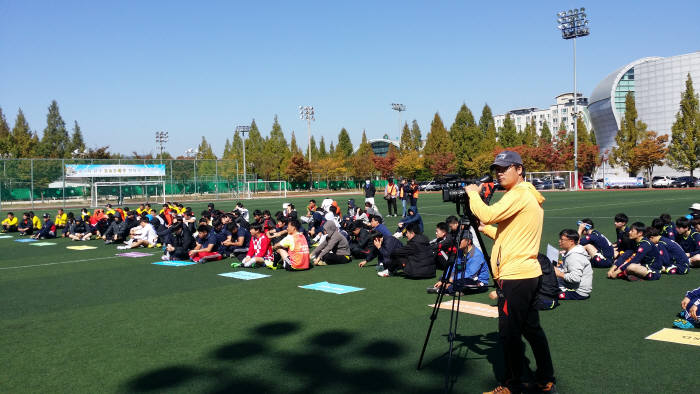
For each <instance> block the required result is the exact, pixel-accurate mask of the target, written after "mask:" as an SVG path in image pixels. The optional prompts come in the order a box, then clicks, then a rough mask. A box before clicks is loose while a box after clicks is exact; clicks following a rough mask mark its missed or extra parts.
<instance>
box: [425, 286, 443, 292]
mask: <svg viewBox="0 0 700 394" xmlns="http://www.w3.org/2000/svg"><path fill="white" fill-rule="evenodd" d="M425 292H426V293H428V294H437V293H439V292H440V288H439V287H428V288H427V289H425Z"/></svg>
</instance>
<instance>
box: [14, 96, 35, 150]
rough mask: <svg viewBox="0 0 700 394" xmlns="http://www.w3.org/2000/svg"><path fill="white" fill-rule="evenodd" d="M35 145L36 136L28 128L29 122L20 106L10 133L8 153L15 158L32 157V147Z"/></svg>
mask: <svg viewBox="0 0 700 394" xmlns="http://www.w3.org/2000/svg"><path fill="white" fill-rule="evenodd" d="M37 145H38V137H37V135H36V134H35V133H32V131H31V130H30V129H29V123H27V119H26V118H25V117H24V113H23V112H22V109H21V108H20V109H19V110H18V111H17V118H16V119H15V125H14V127H13V128H12V134H11V135H10V149H9V151H10V154H11V155H12V157H16V158H20V157H25V158H26V157H33V156H34V149H35V147H36V146H37Z"/></svg>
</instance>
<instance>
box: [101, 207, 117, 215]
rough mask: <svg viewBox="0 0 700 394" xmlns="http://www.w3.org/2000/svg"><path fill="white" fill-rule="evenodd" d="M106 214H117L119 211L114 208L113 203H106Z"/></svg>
mask: <svg viewBox="0 0 700 394" xmlns="http://www.w3.org/2000/svg"><path fill="white" fill-rule="evenodd" d="M104 212H105V215H109V214H110V213H111V214H112V215H115V214H116V213H117V211H115V210H114V208H112V204H105V209H104Z"/></svg>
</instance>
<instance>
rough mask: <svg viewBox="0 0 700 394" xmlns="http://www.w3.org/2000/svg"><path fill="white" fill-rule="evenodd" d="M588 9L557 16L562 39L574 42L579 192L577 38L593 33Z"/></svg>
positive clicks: (575, 127) (575, 10) (574, 114)
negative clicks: (587, 13)
mask: <svg viewBox="0 0 700 394" xmlns="http://www.w3.org/2000/svg"><path fill="white" fill-rule="evenodd" d="M585 11H586V9H585V8H583V7H581V8H574V9H573V10H568V11H561V12H559V13H558V14H557V22H558V23H559V24H558V25H557V28H559V30H561V38H563V39H565V40H573V42H574V113H573V118H574V183H575V184H576V186H575V188H574V190H578V119H577V118H578V95H577V94H576V37H585V36H587V35H589V34H590V33H591V32H590V30H589V29H588V17H587V16H586V12H585Z"/></svg>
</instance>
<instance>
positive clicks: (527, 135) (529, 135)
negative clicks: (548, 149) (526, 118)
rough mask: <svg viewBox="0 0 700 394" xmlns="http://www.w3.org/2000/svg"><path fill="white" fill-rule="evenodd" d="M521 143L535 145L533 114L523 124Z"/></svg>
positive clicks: (535, 133) (535, 134) (535, 130)
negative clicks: (528, 121)
mask: <svg viewBox="0 0 700 394" xmlns="http://www.w3.org/2000/svg"><path fill="white" fill-rule="evenodd" d="M521 141H522V143H523V145H527V146H536V145H537V126H536V125H535V117H534V116H533V117H532V119H531V120H530V123H528V124H526V125H525V130H523V133H522V140H521Z"/></svg>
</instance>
